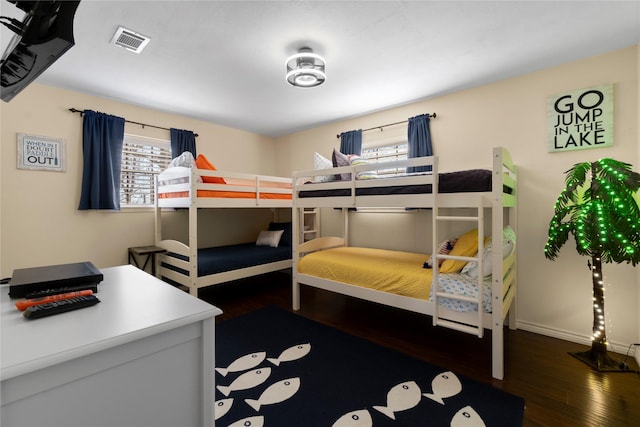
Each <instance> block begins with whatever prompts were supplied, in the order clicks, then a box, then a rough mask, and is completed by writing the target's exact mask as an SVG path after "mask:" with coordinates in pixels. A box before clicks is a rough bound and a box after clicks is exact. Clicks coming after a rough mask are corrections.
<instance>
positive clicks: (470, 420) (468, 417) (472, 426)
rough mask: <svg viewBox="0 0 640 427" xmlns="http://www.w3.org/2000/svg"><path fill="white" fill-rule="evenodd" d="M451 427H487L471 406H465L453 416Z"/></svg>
mask: <svg viewBox="0 0 640 427" xmlns="http://www.w3.org/2000/svg"><path fill="white" fill-rule="evenodd" d="M451 427H486V425H485V423H484V421H483V420H482V418H481V417H480V415H478V413H477V412H476V411H475V410H474V409H473V408H472V407H471V406H465V407H464V408H462V409H460V410H459V411H458V412H456V414H455V415H454V416H453V418H452V419H451Z"/></svg>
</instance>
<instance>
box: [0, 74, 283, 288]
mask: <svg viewBox="0 0 640 427" xmlns="http://www.w3.org/2000/svg"><path fill="white" fill-rule="evenodd" d="M71 107H75V108H78V109H85V108H86V109H92V110H95V111H101V112H105V113H109V114H114V115H118V116H121V117H124V118H126V119H129V120H133V121H138V122H142V123H149V124H152V125H157V126H162V127H167V128H168V127H176V128H182V129H190V130H193V131H194V132H196V133H198V134H199V137H198V138H197V144H198V152H199V153H203V154H205V155H206V156H207V157H208V158H209V159H210V160H211V161H212V162H213V163H214V164H215V165H216V167H218V168H220V169H227V170H239V171H244V172H249V173H261V174H273V173H274V171H275V155H274V146H273V145H274V141H273V139H272V138H268V137H264V136H260V135H256V134H252V133H249V132H244V131H239V130H235V129H230V128H226V127H222V126H218V125H215V124H212V123H207V122H203V121H198V120H192V119H188V118H184V117H179V116H175V115H171V114H166V113H162V112H159V111H153V110H149V109H144V108H139V107H136V106H132V105H126V104H122V103H118V102H114V101H110V100H106V99H100V98H96V97H93V96H88V95H84V94H80V93H76V92H71V91H66V90H61V89H56V88H52V87H48V86H43V85H38V84H33V85H31V86H29V87H28V88H27V89H26V90H24V91H23V92H22V93H20V94H19V95H18V96H16V97H15V98H14V99H13V100H12V101H11V102H10V103H2V107H1V108H2V110H1V113H2V118H1V124H2V129H1V138H2V139H1V141H2V146H1V149H0V159H1V163H0V176H1V183H0V194H1V195H2V197H1V198H0V203H1V205H0V207H1V208H0V216H1V218H2V222H1V224H0V243H1V244H0V247H1V252H0V254H1V258H0V268H1V274H2V277H7V276H11V272H12V271H13V269H15V268H22V267H28V266H33V265H47V264H58V263H66V262H76V261H85V260H89V261H92V262H93V263H94V264H95V265H96V266H98V267H110V266H114V265H119V264H125V263H126V262H127V248H128V247H130V246H143V245H150V244H153V239H154V234H153V233H154V221H153V213H152V210H143V211H135V212H131V211H129V212H127V211H125V210H123V211H120V212H110V211H78V210H77V208H78V201H79V198H80V186H81V181H82V144H81V139H82V119H81V117H80V115H79V114H72V113H71V112H69V111H68V109H69V108H71ZM125 132H126V133H131V134H135V135H142V136H148V137H154V138H161V139H166V140H168V139H169V132H168V131H165V130H158V129H154V128H150V127H145V128H142V127H140V126H138V125H132V124H127V125H126V127H125ZM17 133H27V134H34V135H44V136H50V137H56V138H64V139H65V141H66V154H67V167H66V172H63V173H62V172H45V171H28V170H18V169H17V168H16V134H17ZM247 215H248V214H246V215H244V216H247ZM213 216H214V218H213V221H214V222H216V223H217V224H220V223H227V221H235V222H234V224H236V223H238V218H239V215H238V213H237V212H231V211H225V212H218V213H216V214H214V215H213ZM172 217H173V218H175V221H174V225H175V227H173V228H174V230H173V231H174V234H175V235H176V236H180V235H181V234H184V235H186V231H185V230H186V223H184V224H183V223H181V222H180V221H179V220H180V217H182V219H184V215H182V214H181V213H175V214H169V221H168V226H169V229H170V230H169V231H171V229H172V227H171V225H172V220H171V219H172ZM270 218H272V214H271V213H270V212H269V213H268V214H267V216H266V217H265V214H264V212H261V213H260V215H259V218H258V219H257V220H256V222H257V223H259V224H263V223H264V222H265V221H268V220H269V219H270ZM249 222H251V223H252V224H253V222H254V221H251V218H249ZM260 227H261V225H253V226H252V227H242V226H240V225H238V226H237V227H225V228H224V230H223V231H222V232H220V231H218V232H217V233H214V234H212V235H211V236H206V237H207V238H208V240H209V242H211V240H215V241H217V242H218V243H219V244H225V243H229V242H238V241H250V240H251V239H254V238H255V237H256V236H257V232H258V231H259V229H260ZM255 229H257V231H256V230H255ZM218 230H220V228H219V227H218ZM201 231H206V229H204V230H203V229H201ZM176 236H174V237H176ZM216 239H217V240H216ZM183 240H184V239H183Z"/></svg>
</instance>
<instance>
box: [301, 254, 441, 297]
mask: <svg viewBox="0 0 640 427" xmlns="http://www.w3.org/2000/svg"><path fill="white" fill-rule="evenodd" d="M428 258H429V255H425V254H419V253H412V252H402V251H389V250H384V249H374V248H358V247H340V248H333V249H327V250H323V251H318V252H313V253H310V254H307V255H305V256H304V257H302V259H301V260H300V261H299V262H298V272H300V273H302V274H308V275H311V276H316V277H321V278H324V279H330V280H334V281H337V282H341V283H348V284H351V285H356V286H363V287H366V288H372V289H376V290H379V291H384V292H390V293H394V294H399V295H404V296H408V297H412V298H419V299H424V300H427V299H429V290H430V287H431V280H432V276H431V270H430V269H426V268H422V266H423V264H424V262H425V261H426V260H427V259H428Z"/></svg>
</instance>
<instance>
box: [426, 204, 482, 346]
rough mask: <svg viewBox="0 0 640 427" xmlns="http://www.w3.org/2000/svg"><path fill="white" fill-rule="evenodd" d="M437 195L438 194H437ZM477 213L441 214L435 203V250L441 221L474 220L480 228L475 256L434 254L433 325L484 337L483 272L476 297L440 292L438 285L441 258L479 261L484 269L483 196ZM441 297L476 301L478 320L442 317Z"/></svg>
mask: <svg viewBox="0 0 640 427" xmlns="http://www.w3.org/2000/svg"><path fill="white" fill-rule="evenodd" d="M436 197H437V196H436ZM476 208H477V215H475V216H474V215H464V216H456V215H441V214H440V209H439V207H438V203H437V202H435V203H434V208H433V222H434V228H433V230H434V239H433V241H434V251H437V250H438V247H437V245H438V244H439V243H436V242H439V240H438V238H437V234H438V231H437V230H438V223H439V222H446V221H452V222H453V221H466V222H474V223H476V224H477V228H478V252H477V254H476V255H475V256H473V257H465V256H455V255H444V254H439V253H435V254H434V260H435V261H434V263H433V264H434V265H433V281H432V285H431V286H434V287H435V288H434V291H433V302H434V310H433V325H434V326H444V327H447V328H450V329H455V330H458V331H461V332H466V333H469V334H472V335H477V336H478V338H482V337H483V334H484V326H483V314H484V313H483V308H482V299H483V295H484V282H483V277H482V274H479V275H478V295H477V296H475V297H472V296H466V295H460V294H453V293H448V292H440V291H439V286H438V282H439V278H438V275H439V271H438V270H439V268H438V264H439V262H438V261H439V260H447V259H451V260H456V261H467V262H477V263H478V271H483V266H482V253H483V249H484V208H483V203H482V197H481V196H478V205H477V207H476ZM441 298H448V299H454V300H458V301H465V302H471V303H475V304H477V306H478V311H477V315H478V317H477V322H476V323H474V324H465V323H460V322H454V321H451V320H448V319H446V318H444V317H440V299H441Z"/></svg>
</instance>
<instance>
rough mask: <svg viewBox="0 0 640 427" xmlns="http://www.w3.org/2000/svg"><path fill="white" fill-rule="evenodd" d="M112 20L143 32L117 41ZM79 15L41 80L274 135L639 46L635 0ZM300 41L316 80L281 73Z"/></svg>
mask: <svg viewBox="0 0 640 427" xmlns="http://www.w3.org/2000/svg"><path fill="white" fill-rule="evenodd" d="M0 1H1V0H0ZM0 12H1V14H2V15H9V16H15V17H20V18H21V17H22V15H23V14H22V12H21V11H19V10H18V9H17V8H16V7H15V6H14V5H13V4H11V3H8V2H7V1H1V4H0ZM119 26H124V27H126V28H128V29H129V30H132V31H134V32H137V33H141V34H143V35H145V36H148V37H150V38H151V42H150V43H149V45H148V46H147V47H146V49H145V50H144V51H142V53H140V54H135V53H132V52H129V51H127V50H125V49H123V48H121V47H118V46H115V45H112V44H110V40H111V38H112V36H113V34H114V32H115V31H116V29H117V28H118V27H119ZM74 27H75V29H74V33H75V39H76V45H75V46H74V47H73V48H71V49H70V50H69V51H68V52H67V53H66V54H65V55H64V56H62V57H61V58H60V59H59V60H58V61H57V62H56V63H55V64H54V65H53V66H51V67H50V68H49V69H48V70H47V71H45V72H44V73H43V74H42V75H41V76H40V77H39V78H38V79H37V80H36V81H37V82H38V83H43V84H48V85H52V86H57V87H61V88H65V89H71V90H76V91H80V92H84V93H88V94H92V95H97V96H100V97H104V98H109V99H114V100H118V101H122V102H126V103H129V104H134V105H139V106H143V107H148V108H152V109H156V110H161V111H166V112H170V113H175V114H178V115H182V116H187V117H192V118H195V119H199V120H204V121H209V122H213V123H217V124H220V125H224V126H229V127H233V128H238V129H243V130H246V131H250V132H254V133H258V134H263V135H268V136H281V135H286V134H290V133H293V132H297V131H300V130H304V129H308V128H312V127H316V126H319V125H322V124H326V123H330V122H333V121H337V120H341V119H345V118H350V117H356V116H359V115H363V114H367V113H371V112H375V111H379V110H384V109H387V108H390V107H394V106H398V105H403V104H407V103H410V102H413V101H417V100H422V99H426V98H429V97H434V96H438V95H442V94H445V93H450V92H454V91H458V90H461V89H465V88H470V87H474V86H478V85H483V84H487V83H490V82H494V81H498V80H502V79H505V78H510V77H514V76H517V75H521V74H525V73H529V72H532V71H536V70H540V69H544V68H548V67H552V66H556V65H559V64H562V63H566V62H571V61H575V60H578V59H581V58H586V57H590V56H594V55H598V54H600V53H603V52H607V51H611V50H615V49H620V48H624V47H628V46H633V45H636V44H638V43H639V41H640V2H637V1H623V2H615V1H597V2H583V1H553V2H551V1H549V2H546V1H495V2H493V1H466V2H462V1H340V2H336V1H302V0H297V1H95V0H83V1H82V2H81V3H80V6H79V7H78V10H77V12H76V17H75V24H74ZM1 36H2V38H1V41H2V46H1V47H2V51H4V49H5V47H6V45H7V44H8V42H9V39H10V37H11V33H10V32H9V31H8V30H6V29H5V28H4V27H2V34H1ZM303 46H308V47H310V48H312V49H313V50H314V52H315V53H318V54H321V55H323V56H324V57H325V59H326V61H327V68H326V73H327V81H326V83H325V84H324V85H322V86H319V87H316V88H294V87H292V86H290V85H289V84H288V83H287V82H286V81H285V72H286V66H285V62H286V59H287V57H288V56H290V55H292V54H294V53H296V52H297V50H298V49H299V48H300V47H303ZM18 96H20V95H18ZM69 107H76V108H92V106H91V105H70V106H69ZM113 113H114V114H117V112H113ZM128 119H131V120H136V119H135V118H134V117H128Z"/></svg>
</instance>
